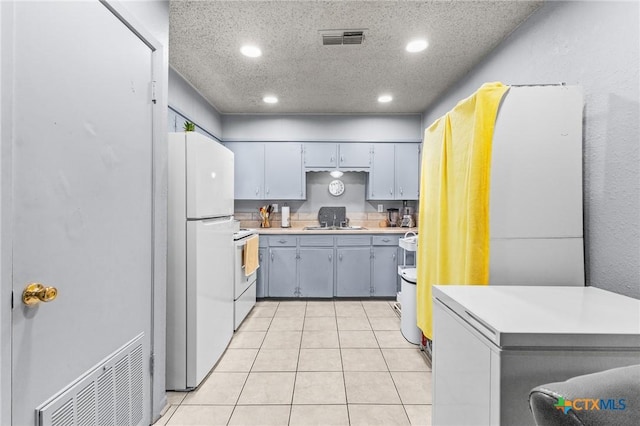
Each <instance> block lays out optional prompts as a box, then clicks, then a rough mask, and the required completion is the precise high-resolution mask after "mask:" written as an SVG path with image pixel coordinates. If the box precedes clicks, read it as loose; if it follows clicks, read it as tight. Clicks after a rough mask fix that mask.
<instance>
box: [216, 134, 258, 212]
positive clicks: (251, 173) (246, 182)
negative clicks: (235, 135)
mask: <svg viewBox="0 0 640 426" xmlns="http://www.w3.org/2000/svg"><path fill="white" fill-rule="evenodd" d="M225 146H226V147H227V148H229V149H230V150H231V151H233V153H234V155H235V159H234V160H235V167H234V170H235V171H234V178H235V179H234V187H235V190H234V196H235V198H236V199H237V200H262V199H264V186H263V181H264V144H263V143H261V142H228V143H226V144H225Z"/></svg>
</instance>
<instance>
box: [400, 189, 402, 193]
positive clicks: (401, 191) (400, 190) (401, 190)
mask: <svg viewBox="0 0 640 426" xmlns="http://www.w3.org/2000/svg"><path fill="white" fill-rule="evenodd" d="M400 195H402V187H400Z"/></svg>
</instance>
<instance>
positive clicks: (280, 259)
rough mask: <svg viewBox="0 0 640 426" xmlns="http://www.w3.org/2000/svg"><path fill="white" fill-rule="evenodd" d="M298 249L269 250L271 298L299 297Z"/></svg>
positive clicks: (278, 248) (275, 248)
mask: <svg viewBox="0 0 640 426" xmlns="http://www.w3.org/2000/svg"><path fill="white" fill-rule="evenodd" d="M297 257H298V255H297V249H296V248H295V247H286V248H284V247H283V248H280V247H271V248H269V259H268V262H269V271H268V274H269V297H297V296H298V282H297V279H296V278H297V264H298V259H297Z"/></svg>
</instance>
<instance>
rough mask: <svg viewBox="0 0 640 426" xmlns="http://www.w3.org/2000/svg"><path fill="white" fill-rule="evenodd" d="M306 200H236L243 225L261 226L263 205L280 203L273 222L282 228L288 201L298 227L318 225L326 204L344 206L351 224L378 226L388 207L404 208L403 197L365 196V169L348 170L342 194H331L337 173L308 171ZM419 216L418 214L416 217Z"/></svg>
mask: <svg viewBox="0 0 640 426" xmlns="http://www.w3.org/2000/svg"><path fill="white" fill-rule="evenodd" d="M306 177H307V188H306V189H307V199H306V200H286V201H282V200H236V202H235V217H236V219H237V220H239V221H240V225H241V226H242V227H248V228H257V227H259V226H260V222H261V220H260V214H259V209H260V206H264V205H267V204H273V203H277V204H278V213H272V214H271V217H270V221H271V226H272V227H274V228H279V227H280V226H281V224H282V220H281V216H280V210H281V208H282V206H283V205H284V204H287V205H288V206H289V207H290V212H291V213H290V223H291V226H292V227H294V228H297V227H304V226H315V225H318V210H320V207H325V206H344V207H346V209H347V217H348V218H349V220H350V225H353V226H364V227H366V228H377V227H378V226H379V224H380V222H381V221H383V220H385V219H386V218H387V209H388V208H397V209H401V208H402V201H394V200H392V201H368V200H366V197H365V191H366V178H367V174H366V173H363V172H347V173H345V174H344V175H343V176H342V177H341V178H340V180H342V181H343V182H344V184H345V191H344V193H343V194H342V195H340V196H338V197H334V196H332V195H331V194H329V189H328V188H329V182H331V181H332V180H333V179H335V178H333V177H331V175H329V173H328V172H308V173H307V176H306ZM379 204H382V205H383V209H384V212H383V213H378V211H377V208H378V205H379ZM417 204H418V202H417V201H409V202H408V205H409V206H412V207H414V208H415V210H417ZM416 219H417V217H416Z"/></svg>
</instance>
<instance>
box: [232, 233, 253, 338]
mask: <svg viewBox="0 0 640 426" xmlns="http://www.w3.org/2000/svg"><path fill="white" fill-rule="evenodd" d="M257 236H258V232H257V231H256V230H255V229H238V230H237V231H236V232H235V233H234V234H233V241H234V244H235V258H234V263H233V265H234V267H233V273H234V280H233V329H234V330H237V329H238V327H240V324H242V321H244V319H245V318H246V317H247V315H248V314H249V312H251V309H252V308H253V307H254V306H255V304H256V279H257V276H258V274H257V272H253V273H252V274H250V275H249V276H247V275H246V274H245V269H244V250H245V249H246V246H247V241H248V240H249V239H251V238H257Z"/></svg>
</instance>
